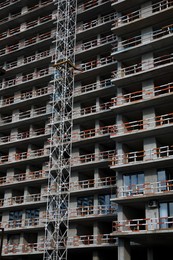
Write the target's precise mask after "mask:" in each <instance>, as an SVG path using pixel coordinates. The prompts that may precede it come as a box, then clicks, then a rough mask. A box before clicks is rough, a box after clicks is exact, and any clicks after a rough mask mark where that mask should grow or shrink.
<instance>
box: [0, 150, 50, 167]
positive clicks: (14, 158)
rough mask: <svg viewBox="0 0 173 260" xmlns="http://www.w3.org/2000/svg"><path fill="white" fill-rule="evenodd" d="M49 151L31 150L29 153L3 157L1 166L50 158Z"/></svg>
mask: <svg viewBox="0 0 173 260" xmlns="http://www.w3.org/2000/svg"><path fill="white" fill-rule="evenodd" d="M48 154H49V150H48V149H38V150H31V151H29V152H21V153H15V154H13V155H2V156H1V157H0V165H2V164H8V163H14V162H17V161H23V160H29V159H35V158H38V157H41V156H48Z"/></svg>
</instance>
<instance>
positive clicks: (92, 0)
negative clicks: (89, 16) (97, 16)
mask: <svg viewBox="0 0 173 260" xmlns="http://www.w3.org/2000/svg"><path fill="white" fill-rule="evenodd" d="M106 2H109V0H88V1H87V2H85V3H83V4H81V5H79V6H78V13H82V12H84V11H86V10H88V9H90V8H93V7H96V6H99V5H101V4H103V3H106Z"/></svg>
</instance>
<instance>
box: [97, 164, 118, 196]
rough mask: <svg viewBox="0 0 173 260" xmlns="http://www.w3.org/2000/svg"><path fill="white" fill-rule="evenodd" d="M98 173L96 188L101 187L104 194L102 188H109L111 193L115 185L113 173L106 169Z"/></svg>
mask: <svg viewBox="0 0 173 260" xmlns="http://www.w3.org/2000/svg"><path fill="white" fill-rule="evenodd" d="M98 171H99V172H98V174H99V175H98V187H101V188H102V191H103V192H105V191H104V188H110V189H111V192H113V190H112V188H113V187H115V185H116V176H115V172H114V171H113V170H110V169H108V168H101V169H98ZM114 192H115V190H114Z"/></svg>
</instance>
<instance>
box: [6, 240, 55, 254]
mask: <svg viewBox="0 0 173 260" xmlns="http://www.w3.org/2000/svg"><path fill="white" fill-rule="evenodd" d="M49 249H50V250H51V249H53V247H51V245H50V246H49ZM43 253H44V243H43V242H42V243H25V244H19V243H16V244H13V245H12V244H5V245H4V246H3V251H2V255H3V256H7V255H9V256H14V255H26V254H43Z"/></svg>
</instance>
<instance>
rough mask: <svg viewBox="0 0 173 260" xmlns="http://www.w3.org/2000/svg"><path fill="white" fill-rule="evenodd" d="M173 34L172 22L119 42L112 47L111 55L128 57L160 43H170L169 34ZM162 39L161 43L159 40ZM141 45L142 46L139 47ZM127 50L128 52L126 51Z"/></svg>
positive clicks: (158, 45) (155, 46)
mask: <svg viewBox="0 0 173 260" xmlns="http://www.w3.org/2000/svg"><path fill="white" fill-rule="evenodd" d="M172 35H173V24H169V25H167V26H164V27H162V28H161V29H157V30H154V31H153V32H150V33H146V34H143V37H144V40H143V39H142V35H137V36H134V37H131V38H128V39H125V40H123V41H120V42H119V46H115V47H113V49H112V51H113V54H112V55H113V56H114V57H115V58H117V59H123V58H128V57H129V55H131V56H132V55H136V54H137V55H139V54H140V55H141V54H143V53H144V52H146V51H148V50H149V48H151V45H152V46H153V48H155V49H157V48H159V47H160V44H162V45H164V42H165V43H166V44H167V42H168V43H169V44H170V45H171V42H170V41H171V39H170V38H171V36H172ZM160 40H162V43H161V41H160ZM141 47H142V48H141ZM127 50H128V53H127V52H126V51H127Z"/></svg>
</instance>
